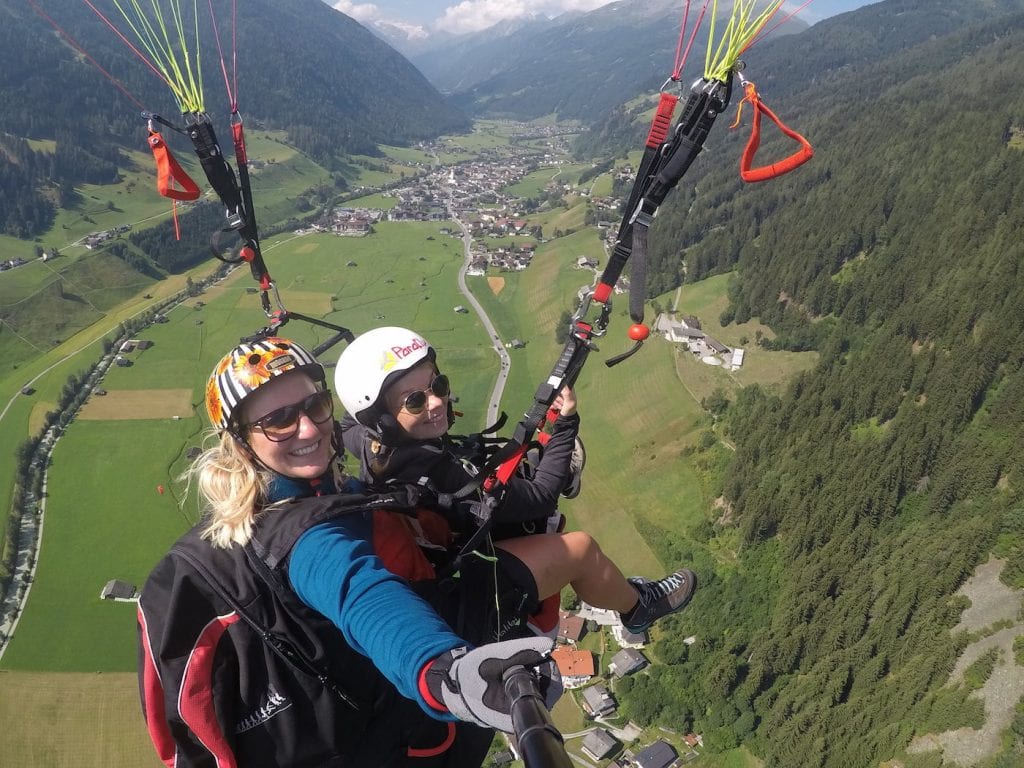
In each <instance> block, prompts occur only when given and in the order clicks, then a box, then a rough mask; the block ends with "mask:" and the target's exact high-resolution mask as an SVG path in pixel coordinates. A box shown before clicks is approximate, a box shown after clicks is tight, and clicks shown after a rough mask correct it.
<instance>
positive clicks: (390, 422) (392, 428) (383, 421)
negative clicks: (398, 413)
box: [375, 413, 414, 447]
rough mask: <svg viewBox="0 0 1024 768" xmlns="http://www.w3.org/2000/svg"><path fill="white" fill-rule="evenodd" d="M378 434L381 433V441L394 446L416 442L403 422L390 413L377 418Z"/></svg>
mask: <svg viewBox="0 0 1024 768" xmlns="http://www.w3.org/2000/svg"><path fill="white" fill-rule="evenodd" d="M375 427H376V430H377V434H378V435H380V441H381V443H383V444H384V445H390V446H392V447H394V446H398V445H402V444H404V443H411V442H414V441H413V439H412V438H411V437H409V433H408V432H406V431H405V429H404V428H403V427H402V425H401V424H399V423H398V419H396V418H395V417H394V416H392V415H391V414H390V413H385V414H382V415H381V416H380V418H378V419H377V424H376V425H375Z"/></svg>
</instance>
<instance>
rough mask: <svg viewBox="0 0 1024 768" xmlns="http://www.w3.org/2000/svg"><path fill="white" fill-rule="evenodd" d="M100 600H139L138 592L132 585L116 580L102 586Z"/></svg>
mask: <svg viewBox="0 0 1024 768" xmlns="http://www.w3.org/2000/svg"><path fill="white" fill-rule="evenodd" d="M100 599H102V600H119V601H121V602H131V601H134V600H138V599H139V591H138V590H137V589H136V588H135V585H134V584H129V583H128V582H126V581H119V580H117V579H111V580H110V581H108V582H107V583H106V584H105V585H104V587H103V590H102V591H101V592H100Z"/></svg>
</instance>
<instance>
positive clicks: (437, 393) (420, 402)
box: [402, 373, 452, 416]
mask: <svg viewBox="0 0 1024 768" xmlns="http://www.w3.org/2000/svg"><path fill="white" fill-rule="evenodd" d="M451 391H452V390H451V382H449V381H448V377H447V376H445V375H444V374H443V373H439V374H437V376H435V377H434V380H433V381H431V382H430V386H429V387H427V388H426V389H417V390H416V391H415V392H410V393H409V394H408V395H406V396H405V400H403V401H402V410H405V411H407V412H409V413H411V414H412V415H413V416H418V415H419V414H421V413H423V411H425V410H426V408H427V398H428V397H429V396H430V395H434V397H440V398H445V397H448V395H450V394H451Z"/></svg>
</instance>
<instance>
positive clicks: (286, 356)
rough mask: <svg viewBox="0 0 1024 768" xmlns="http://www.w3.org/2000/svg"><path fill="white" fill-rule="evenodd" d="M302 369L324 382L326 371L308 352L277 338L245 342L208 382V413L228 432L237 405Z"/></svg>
mask: <svg viewBox="0 0 1024 768" xmlns="http://www.w3.org/2000/svg"><path fill="white" fill-rule="evenodd" d="M295 370H302V371H304V372H305V373H306V374H307V375H309V376H310V378H312V379H314V380H316V381H321V382H322V381H324V379H325V376H324V369H323V367H322V366H321V365H320V364H319V363H318V362H317V361H316V358H314V357H313V355H311V354H310V353H309V352H307V351H306V350H305V349H303V348H302V347H301V346H299V345H298V344H296V343H295V342H293V341H289V340H288V339H282V338H279V337H276V336H271V337H270V338H266V339H260V340H258V341H253V342H243V343H241V344H239V345H238V346H237V347H235V348H234V349H232V350H231V351H230V352H228V353H227V354H226V355H225V356H224V357H222V358H221V359H220V361H219V362H218V363H217V365H216V366H215V367H214V369H213V373H211V374H210V378H209V380H208V381H207V382H206V411H207V413H208V414H209V416H210V422H211V423H212V424H213V426H214V427H216V428H217V429H229V428H230V427H231V426H232V417H233V416H234V415H235V413H236V411H237V409H238V406H239V405H240V404H241V402H242V400H244V399H245V398H246V397H247V396H248V395H249V394H250V393H252V392H254V391H255V390H257V389H259V388H260V387H261V386H263V385H264V384H266V383H267V382H268V381H270V380H271V379H273V378H275V377H277V376H280V375H282V374H285V373H288V372H289V371H295Z"/></svg>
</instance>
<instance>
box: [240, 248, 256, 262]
mask: <svg viewBox="0 0 1024 768" xmlns="http://www.w3.org/2000/svg"><path fill="white" fill-rule="evenodd" d="M238 255H239V256H241V257H242V260H243V261H252V260H253V259H255V258H256V251H254V250H253V249H252V247H251V246H248V245H247V246H245V247H244V248H243V249H242V250H241V251H239V252H238Z"/></svg>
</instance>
